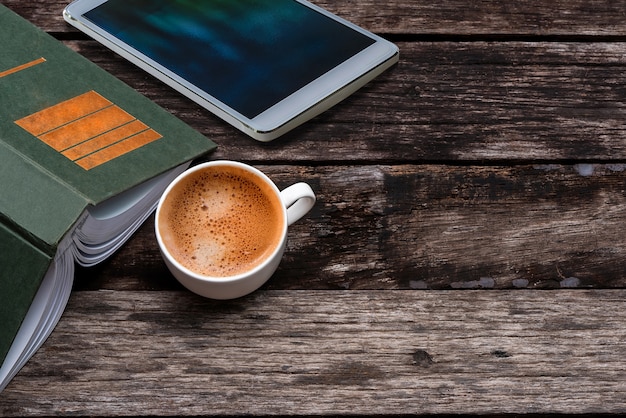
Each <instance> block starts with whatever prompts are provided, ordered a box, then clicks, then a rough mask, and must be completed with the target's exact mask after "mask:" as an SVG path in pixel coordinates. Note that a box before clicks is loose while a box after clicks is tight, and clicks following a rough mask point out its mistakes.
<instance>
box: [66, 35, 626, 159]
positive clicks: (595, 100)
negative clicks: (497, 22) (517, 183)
mask: <svg viewBox="0 0 626 418" xmlns="http://www.w3.org/2000/svg"><path fill="white" fill-rule="evenodd" d="M68 45H70V46H71V47H72V48H74V49H75V50H77V51H78V52H80V53H81V54H83V55H85V56H86V57H87V58H89V59H91V60H93V61H94V62H96V63H97V64H98V65H101V66H102V67H103V68H105V69H107V70H108V71H109V72H111V73H113V74H114V75H116V76H118V77H119V78H121V79H122V80H124V81H125V82H127V83H128V84H130V85H131V86H132V87H134V88H136V89H137V90H139V91H141V92H142V93H144V94H145V95H146V96H148V97H150V98H151V99H153V100H154V101H156V102H157V103H159V104H160V105H161V106H163V107H165V108H166V109H168V110H170V111H172V112H173V113H174V114H176V115H177V116H179V117H180V118H181V119H183V120H184V121H186V122H187V123H189V124H190V125H191V126H193V127H194V128H196V129H198V130H199V131H201V132H203V133H204V134H205V135H207V136H209V137H211V138H213V139H214V140H215V141H216V142H217V143H218V144H219V146H220V148H219V149H218V150H217V152H216V154H215V156H216V158H218V157H222V158H229V159H240V160H241V159H243V160H248V161H272V162H298V161H306V162H313V163H315V164H321V163H329V164H335V163H342V162H355V161H356V162H359V161H369V162H383V163H384V162H392V163H401V162H424V161H425V162H443V163H447V162H458V161H460V162H465V161H476V162H483V161H490V160H491V161H494V160H495V161H499V160H511V161H513V162H519V161H568V162H569V161H571V160H587V161H602V160H608V159H610V160H616V159H617V160H625V159H626V142H625V141H624V138H626V123H625V122H624V121H625V120H626V105H625V103H626V88H625V87H624V86H626V44H624V43H580V42H579V43H576V42H573V43H560V42H555V43H553V42H502V43H491V42H460V43H454V42H423V43H422V42H419V43H404V42H401V43H399V46H400V48H401V54H402V56H401V59H400V63H399V64H398V65H397V66H395V67H394V68H392V69H391V70H390V71H388V72H386V73H384V74H383V75H382V76H380V77H379V78H377V79H376V80H374V81H373V82H372V83H370V84H368V85H367V86H365V87H364V88H363V89H361V90H359V91H358V92H357V93H355V94H354V95H352V96H351V97H349V98H348V99H346V100H345V101H343V102H342V103H340V104H339V105H337V106H335V107H334V108H333V109H332V111H330V112H326V113H324V114H323V115H321V116H319V117H317V118H315V119H313V120H312V121H310V122H308V123H307V124H305V125H303V126H302V127H300V128H297V129H295V130H294V131H292V132H290V133H288V134H287V135H285V136H283V137H281V138H279V139H278V140H276V141H273V142H271V143H269V144H264V143H258V142H257V141H254V140H251V139H250V138H248V137H246V136H245V135H244V134H240V133H238V132H235V131H234V130H233V129H232V128H231V127H230V126H228V125H226V124H225V123H223V122H221V121H219V120H218V119H217V118H216V117H215V116H213V115H211V114H210V113H209V112H208V111H206V110H204V109H201V108H200V107H199V106H197V105H195V104H193V103H191V102H190V101H189V100H187V99H185V98H184V97H182V96H180V95H179V94H178V93H176V92H174V91H173V90H172V89H170V88H168V87H166V86H164V85H162V84H161V83H160V82H158V81H156V80H155V79H153V78H152V77H150V76H148V75H146V74H145V73H144V72H143V71H142V70H140V69H138V68H136V67H134V66H133V65H132V64H129V63H127V62H125V61H124V60H122V59H121V58H119V57H117V56H115V55H114V54H113V53H110V52H108V51H106V50H103V48H102V47H100V46H99V45H97V44H96V43H95V42H68ZM389 103H393V104H394V105H393V106H389Z"/></svg>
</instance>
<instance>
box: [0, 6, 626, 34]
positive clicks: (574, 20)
mask: <svg viewBox="0 0 626 418" xmlns="http://www.w3.org/2000/svg"><path fill="white" fill-rule="evenodd" d="M69 1H70V0H36V1H28V2H26V1H24V0H2V3H3V4H5V5H7V6H9V7H11V8H12V9H14V10H16V11H18V12H19V13H20V14H22V15H23V16H24V17H26V18H27V19H31V20H33V21H35V22H36V23H38V24H39V25H40V26H41V27H42V28H44V29H45V30H48V31H52V32H60V33H64V32H67V33H72V34H75V33H76V32H77V31H76V30H74V29H73V28H71V27H69V26H68V25H66V24H65V22H64V21H63V19H62V17H61V11H62V10H63V8H64V7H65V6H66V5H67V4H68V3H69ZM313 3H316V4H318V5H320V6H322V7H324V8H326V9H328V10H330V11H332V12H333V13H336V14H337V15H339V16H341V17H343V18H346V19H348V20H351V21H353V22H354V23H356V24H358V25H361V26H363V27H365V28H367V29H368V30H371V31H374V32H382V33H391V34H420V35H431V34H435V35H450V34H454V35H458V34H461V35H525V36H529V35H544V36H546V35H547V36H575V37H578V36H581V35H586V36H624V35H626V21H625V20H624V19H623V12H624V10H625V9H626V2H624V0H613V1H612V0H592V1H588V0H571V1H568V0H553V1H550V2H546V1H543V0H522V1H516V2H515V3H509V2H506V3H504V2H502V1H498V0H489V1H464V0H452V1H446V2H432V1H425V0H416V1H402V0H391V1H385V2H381V1H377V0H359V1H358V2H354V1H349V0H341V1H337V0H314V1H313Z"/></svg>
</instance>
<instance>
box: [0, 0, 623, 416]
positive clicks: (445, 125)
mask: <svg viewBox="0 0 626 418" xmlns="http://www.w3.org/2000/svg"><path fill="white" fill-rule="evenodd" d="M0 1H1V3H2V4H4V5H7V6H8V7H10V8H11V9H13V10H15V11H16V12H17V13H19V14H20V15H22V16H24V17H25V18H27V19H29V20H30V21H32V22H33V23H35V24H36V25H37V26H39V27H41V28H43V29H44V30H46V31H48V32H50V33H51V34H52V35H53V36H55V37H57V38H58V39H60V40H61V41H62V42H64V43H65V44H66V45H68V46H69V47H70V48H72V49H74V50H76V51H78V52H79V53H80V54H82V55H84V56H85V57H87V58H88V59H90V60H92V61H93V62H95V63H96V64H98V65H100V66H101V67H103V68H105V69H106V70H107V71H109V72H111V73H112V74H113V75H115V76H117V77H119V78H120V79H122V80H123V81H125V82H126V83H128V84H129V85H130V86H132V87H133V88H135V89H137V90H138V91H140V92H141V93H143V94H145V95H146V96H147V97H149V98H150V99H152V100H154V101H155V102H157V103H158V104H159V105H161V106H163V107H164V108H165V109H167V110H168V111H170V112H172V113H173V114H175V115H176V116H178V117H180V118H181V119H182V120H184V121H185V122H187V123H188V124H190V125H191V126H192V127H194V128H196V129H197V130H199V131H200V132H202V133H204V134H205V135H207V136H208V137H210V138H212V139H213V140H215V142H217V143H218V145H219V148H218V150H217V151H216V152H215V153H214V154H212V155H211V156H210V157H209V158H211V159H217V158H221V159H232V160H239V161H244V162H248V163H252V164H254V165H255V166H257V167H258V168H260V169H261V170H263V171H265V172H266V173H267V174H268V175H269V176H270V177H271V178H272V179H274V181H275V182H276V183H277V184H278V185H279V187H281V188H284V187H286V186H287V185H289V184H291V183H293V182H296V181H306V182H308V183H309V184H311V186H312V187H313V189H314V190H315V192H316V194H317V196H318V202H317V204H316V206H315V208H314V209H313V210H312V211H311V212H310V213H309V214H308V215H307V216H306V217H305V218H304V219H302V220H301V221H299V222H297V223H296V224H294V225H293V226H292V227H291V228H290V233H289V237H288V247H287V251H286V253H285V257H284V259H283V261H282V263H281V265H280V268H279V270H278V271H277V272H276V274H275V275H274V277H272V279H271V280H270V281H269V282H268V283H267V284H266V285H265V286H264V287H263V288H262V289H261V290H260V291H258V292H255V293H253V294H252V295H250V296H249V297H246V298H243V299H240V300H236V301H231V302H212V301H209V300H205V299H202V298H199V297H196V296H195V295H193V294H191V293H189V292H188V291H185V290H184V289H182V287H181V286H180V285H179V284H178V282H176V280H175V279H174V278H173V277H172V276H171V275H170V274H169V272H168V271H167V269H166V268H165V266H164V264H163V262H162V260H161V257H160V255H159V252H158V248H157V244H156V240H155V237H154V232H153V219H152V218H150V219H149V220H148V222H146V224H144V225H143V227H142V228H141V229H140V230H139V231H138V233H137V234H136V235H135V236H134V237H133V238H132V239H131V240H130V241H129V242H128V243H127V244H126V245H125V246H124V247H123V248H122V249H121V250H120V251H119V252H117V253H116V254H115V255H114V256H113V257H112V258H111V259H109V260H107V261H106V262H105V263H103V264H101V265H99V266H97V267H95V268H91V269H79V270H78V273H77V277H76V282H75V285H74V291H73V294H72V298H71V300H70V304H69V306H68V309H67V310H66V312H65V314H64V316H63V318H62V320H61V322H60V323H59V326H58V327H57V328H56V329H55V331H54V332H53V334H52V336H51V337H50V339H49V340H48V341H47V342H46V343H45V344H44V346H43V347H42V348H41V349H40V350H39V351H38V352H37V354H36V355H35V357H34V358H33V359H32V360H31V361H30V362H29V363H28V364H27V366H26V367H25V368H24V369H23V370H22V371H21V372H20V373H19V374H18V376H17V377H16V378H15V380H14V381H13V382H12V383H11V385H10V386H9V387H8V388H7V389H6V390H5V391H4V392H3V393H1V394H0V416H51V415H89V416H133V415H134V416H137V415H142V416H143V415H167V416H170V415H187V416H190V415H244V414H252V415H361V416H372V415H388V416H392V415H393V416H395V415H398V414H418V415H423V414H426V415H428V414H455V415H456V414H484V415H499V414H542V415H543V414H585V413H589V414H597V413H607V414H624V413H626V401H625V399H626V396H625V395H626V393H625V392H626V383H625V382H626V366H625V364H626V363H625V362H624V358H625V355H626V346H625V341H626V325H625V324H626V321H625V319H626V318H625V315H624V313H623V300H624V296H626V294H625V293H624V292H625V291H624V288H626V243H625V240H624V238H623V232H622V231H623V227H624V225H625V224H626V140H625V138H626V125H625V122H624V121H625V120H626V105H625V103H626V88H625V87H624V86H625V85H626V75H625V74H626V71H625V70H626V43H624V40H626V19H624V11H625V10H626V1H624V0H619V1H609V0H604V1H599V0H591V1H586V0H573V1H564V0H554V1H550V2H545V1H541V0H522V1H517V2H514V3H511V2H504V3H503V2H499V1H493V0H486V1H467V0H465V1H463V0H452V1H448V2H443V3H442V2H435V3H433V2H425V1H422V0H418V1H400V0H392V1H386V2H380V1H374V0H359V1H356V0H340V1H327V0H315V3H316V4H319V5H321V6H322V7H325V8H327V9H329V10H331V11H333V12H335V13H337V14H338V15H340V16H342V17H345V18H347V19H349V20H351V21H353V22H354V23H357V24H359V25H361V26H364V27H365V28H367V29H369V30H372V31H374V32H376V33H379V34H382V35H383V36H385V37H388V38H389V39H391V40H392V41H394V42H396V43H397V44H398V45H399V47H400V50H401V59H400V62H399V63H398V65H396V66H395V67H393V68H392V69H390V70H389V71H387V72H385V73H384V74H383V75H381V76H380V77H378V78H377V79H376V80H374V81H373V82H372V83H370V84H368V85H367V86H365V87H364V88H362V89H360V90H359V91H358V92H356V93H355V94H354V95H352V96H351V97H350V98H348V99H346V100H345V101H343V102H342V103H340V104H339V105H337V106H336V107H334V108H333V109H332V110H331V111H329V112H325V113H324V114H322V115H321V116H319V117H316V118H314V119H313V120H311V121H310V122H308V123H306V124H305V125H303V126H302V127H300V128H298V129H295V130H294V131H293V132H291V133H289V134H287V135H285V136H284V137H281V138H280V139H278V140H276V141H274V142H272V143H269V144H262V143H258V142H256V141H254V140H252V139H250V138H248V137H246V136H245V135H243V134H241V133H238V132H237V131H236V130H234V129H233V128H232V127H230V126H229V125H226V124H225V123H223V122H221V121H219V120H218V119H217V118H216V117H214V116H213V115H211V114H210V113H209V112H208V111H206V110H204V109H202V108H200V107H199V106H197V105H195V104H194V103H192V102H191V101H189V100H187V99H186V98H184V97H182V96H181V95H179V94H178V93H176V92H174V91H173V90H172V89H171V88H169V87H167V86H165V85H164V84H162V83H160V82H159V81H157V80H155V79H154V78H153V77H151V76H149V75H147V74H146V73H145V72H143V71H142V70H139V69H138V68H136V67H135V66H133V65H132V64H130V63H128V62H127V61H125V60H124V59H122V58H120V57H119V56H117V55H115V54H114V53H112V52H110V51H109V50H107V49H106V48H104V47H102V46H101V45H99V44H98V43H96V42H94V41H91V40H89V39H88V38H87V37H86V36H85V35H83V34H81V33H80V32H78V31H77V30H75V29H73V28H72V27H70V26H69V25H67V24H66V23H65V22H64V21H63V19H62V17H61V10H62V9H63V7H64V6H65V5H66V4H67V3H68V0H46V1H43V0H36V1H23V0H0ZM0 320H1V319H0Z"/></svg>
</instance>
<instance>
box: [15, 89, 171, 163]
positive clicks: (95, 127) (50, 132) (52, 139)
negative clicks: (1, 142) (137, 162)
mask: <svg viewBox="0 0 626 418" xmlns="http://www.w3.org/2000/svg"><path fill="white" fill-rule="evenodd" d="M15 123H17V124H18V125H19V126H21V127H22V128H23V129H25V130H26V131H28V132H29V133H31V134H32V135H34V136H36V137H37V138H39V139H40V140H41V141H43V142H45V143H46V144H47V145H49V146H50V147H52V148H53V149H55V150H56V151H58V152H60V153H61V154H63V155H64V156H65V157H67V158H69V159H70V160H72V161H74V162H75V163H76V164H78V165H79V166H80V167H82V168H84V169H85V170H90V169H92V168H94V167H97V166H99V165H101V164H104V163H106V162H108V161H111V160H113V159H115V158H117V157H119V156H121V155H124V154H126V153H128V152H131V151H133V150H136V149H138V148H140V147H142V146H144V145H146V144H148V143H150V142H152V141H155V140H157V139H159V138H162V136H161V135H160V134H159V133H158V132H156V131H155V130H154V129H152V128H150V127H149V126H148V125H146V124H145V123H143V122H141V121H140V120H138V119H137V118H135V117H134V116H132V115H130V114H129V113H127V112H126V111H125V110H123V109H122V108H120V107H119V106H117V105H115V104H114V103H113V102H111V101H109V100H108V99H106V98H104V97H103V96H101V95H100V94H98V93H96V92H95V91H90V92H87V93H84V94H81V95H80V96H76V97H74V98H72V99H69V100H66V101H64V102H61V103H59V104H56V105H54V106H51V107H48V108H46V109H43V110H41V111H39V112H37V113H33V114H32V115H29V116H26V117H25V118H22V119H19V120H17V121H15Z"/></svg>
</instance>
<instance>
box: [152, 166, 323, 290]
mask: <svg viewBox="0 0 626 418" xmlns="http://www.w3.org/2000/svg"><path fill="white" fill-rule="evenodd" d="M314 203H315V194H314V193H313V191H312V190H311V188H310V186H309V185H307V184H306V183H296V184H294V185H292V186H290V187H288V188H286V189H285V190H283V191H282V192H281V191H279V190H278V188H277V187H276V185H275V184H274V183H273V182H272V181H271V180H270V179H269V178H268V177H267V176H266V175H265V174H263V173H262V172H261V171H259V170H257V169H256V168H254V167H251V166H248V165H246V164H243V163H238V162H234V161H213V162H209V163H204V164H200V165H198V166H195V167H193V168H191V169H189V170H187V171H186V172H184V173H183V174H181V175H180V176H179V177H178V178H177V179H175V180H174V181H173V182H172V183H171V184H170V185H169V186H168V188H167V189H166V191H165V192H164V194H163V196H162V197H161V200H160V202H159V205H158V207H157V212H156V218H155V232H156V236H157V241H158V243H159V247H160V249H161V254H162V256H163V259H164V261H165V263H166V265H167V267H168V268H169V270H170V271H171V273H172V274H173V275H174V277H176V279H178V281H179V282H181V283H182V284H183V285H184V286H185V287H186V288H187V289H189V290H191V291H192V292H194V293H197V294H199V295H202V296H205V297H209V298H213V299H233V298H237V297H240V296H244V295H246V294H248V293H250V292H252V291H254V290H256V289H258V288H259V287H260V286H262V285H263V284H264V283H265V282H266V281H267V280H268V279H269V278H270V277H271V276H272V274H273V273H274V271H276V269H277V268H278V265H279V263H280V260H281V259H282V255H283V253H284V250H285V246H286V238H287V227H288V225H290V224H291V223H293V222H295V221H296V220H298V219H300V218H301V217H302V216H304V215H305V214H306V213H307V212H308V211H309V210H310V209H311V208H312V207H313V205H314Z"/></svg>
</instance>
